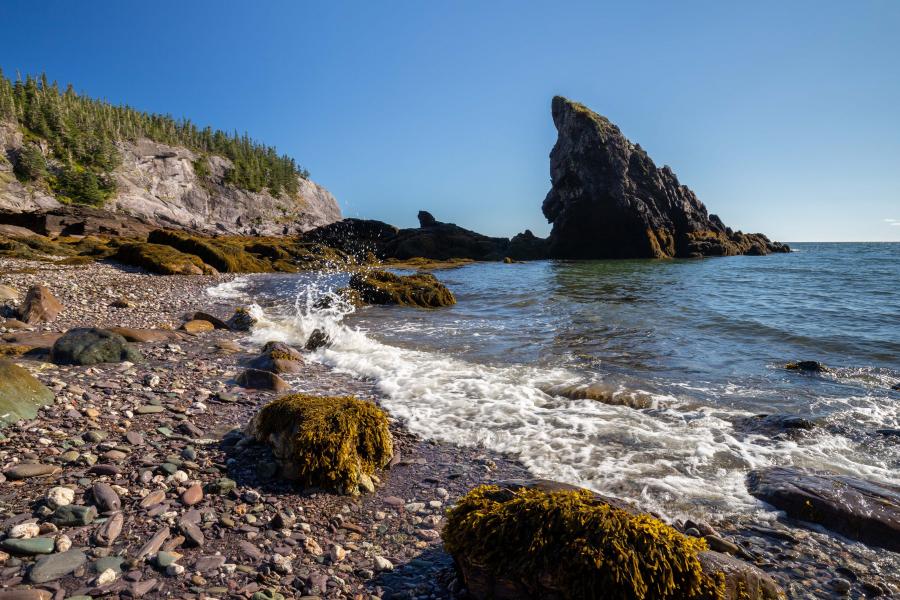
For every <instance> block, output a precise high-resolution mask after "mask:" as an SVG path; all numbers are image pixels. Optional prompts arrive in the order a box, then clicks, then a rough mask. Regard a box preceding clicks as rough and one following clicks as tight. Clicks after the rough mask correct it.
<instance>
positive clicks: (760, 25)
mask: <svg viewBox="0 0 900 600" xmlns="http://www.w3.org/2000/svg"><path fill="white" fill-rule="evenodd" d="M898 31H900V2H897V1H896V0H880V1H879V0H854V1H853V2H846V1H844V0H841V1H824V0H815V1H812V0H808V1H807V0H796V1H791V2H784V1H783V0H779V1H768V0H762V1H757V2H752V3H750V2H741V3H738V2H722V1H721V0H715V1H713V0H710V1H694V0H686V1H684V2H671V1H668V0H667V1H658V2H650V1H638V0H635V1H629V2H615V3H613V2H609V3H607V2H599V1H594V2H563V1H562V0H555V1H548V2H528V1H492V2H484V1H483V0H482V1H471V2H469V1H462V0H460V1H440V0H427V1H418V2H406V1H402V0H396V1H390V2H372V1H371V0H369V1H365V2H349V1H347V2H343V1H337V0H332V1H328V2H325V1H323V2H315V3H314V2H298V1H284V2H276V1H259V2H234V1H229V0H216V1H199V0H192V1H191V2H185V1H184V0H180V1H178V2H169V1H165V0H158V1H156V2H152V3H149V4H148V3H146V2H137V1H132V0H116V1H95V2H68V1H65V2H63V1H47V0H45V1H42V2H31V1H27V0H6V1H4V2H2V3H0V67H2V68H3V70H4V72H5V73H6V74H7V75H12V74H14V73H15V71H16V70H19V71H20V72H21V73H23V74H25V73H33V74H34V73H40V72H42V71H43V72H46V73H47V76H48V77H49V78H50V79H51V80H57V81H59V82H60V83H61V84H64V83H72V84H73V85H74V86H75V89H76V90H78V91H81V92H85V93H87V94H89V95H92V96H97V97H102V98H105V99H107V100H109V101H111V102H114V103H127V104H129V105H131V106H134V107H136V108H139V109H142V110H147V111H152V112H160V113H168V114H171V115H173V116H176V117H181V116H184V117H188V118H190V119H191V120H192V121H194V122H195V123H198V124H200V125H211V126H213V127H217V128H221V129H225V130H228V131H231V130H238V131H240V132H244V131H246V132H248V133H250V135H251V136H252V137H254V138H255V139H257V140H259V141H262V142H264V143H267V144H270V145H274V146H276V147H277V148H278V150H279V151H280V152H284V153H286V154H289V155H291V156H293V157H295V158H296V159H297V161H298V162H299V163H300V164H301V165H303V166H305V167H306V168H308V169H309V170H310V172H311V174H312V179H314V180H315V181H317V182H319V183H321V184H322V185H324V186H325V187H327V188H328V189H329V190H330V191H331V192H332V193H333V194H334V195H335V196H336V197H337V199H338V202H339V203H340V205H341V208H342V210H343V212H344V215H345V216H351V217H361V218H374V219H380V220H384V221H388V222H390V223H393V224H395V225H399V226H415V225H416V223H417V221H416V213H417V212H418V211H419V210H422V209H424V210H429V211H430V212H432V213H433V214H434V216H435V217H436V218H437V219H438V220H441V221H448V222H455V223H458V224H459V225H462V226H465V227H468V228H471V229H475V230H477V231H480V232H482V233H487V234H491V235H503V236H511V235H513V234H515V233H517V232H520V231H522V230H524V229H526V228H530V229H531V230H532V231H534V232H535V233H536V234H538V235H546V234H547V233H548V232H549V230H550V226H549V225H548V224H547V222H546V220H545V219H544V217H543V215H542V214H541V210H540V207H541V202H542V201H543V199H544V196H545V195H546V193H547V191H548V190H549V188H550V173H549V158H548V155H549V153H550V150H551V148H552V147H553V144H554V142H555V141H556V131H555V129H554V127H553V123H552V120H551V118H550V101H551V99H552V97H553V96H554V95H557V94H559V95H563V96H567V97H569V98H572V99H574V100H577V101H579V102H582V103H584V104H586V105H587V106H589V107H590V108H592V109H593V110H595V111H597V112H599V113H601V114H603V115H604V116H606V117H607V118H609V119H610V120H612V121H613V122H614V123H616V124H617V125H619V127H620V128H621V129H622V131H623V132H624V133H625V135H626V136H628V137H629V138H630V139H631V140H632V141H634V142H638V143H640V144H641V146H642V147H644V148H645V149H646V150H647V151H648V152H649V154H650V156H651V157H652V158H653V159H654V160H655V161H656V163H657V164H659V165H662V164H668V165H670V166H671V167H672V168H673V169H674V171H675V172H676V173H677V175H678V177H679V180H680V181H681V182H682V183H684V184H686V185H688V186H689V187H691V188H692V189H693V190H694V191H695V192H696V193H697V195H698V196H699V197H700V199H701V200H702V201H703V202H704V203H705V204H706V206H707V208H708V209H709V210H710V212H714V213H717V214H718V215H720V216H721V217H722V219H723V220H724V221H725V223H726V224H727V225H730V226H732V227H733V228H735V229H741V230H743V231H761V232H764V233H766V234H768V235H769V236H770V237H772V238H773V239H778V240H783V241H864V240H879V241H883V240H888V241H900V67H898V64H900V35H897V32H898Z"/></svg>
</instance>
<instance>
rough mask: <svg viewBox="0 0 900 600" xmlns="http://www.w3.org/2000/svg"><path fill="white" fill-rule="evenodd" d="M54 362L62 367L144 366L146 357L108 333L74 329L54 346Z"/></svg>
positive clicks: (122, 340)
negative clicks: (114, 364) (138, 363)
mask: <svg viewBox="0 0 900 600" xmlns="http://www.w3.org/2000/svg"><path fill="white" fill-rule="evenodd" d="M50 360H51V361H53V362H54V363H56V364H58V365H95V364H97V363H117V362H122V361H129V362H142V361H143V356H141V353H140V352H139V351H138V350H137V349H136V348H134V347H133V346H132V345H131V344H129V343H128V342H127V341H125V338H124V337H122V336H121V335H119V334H118V333H114V332H112V331H109V330H106V329H96V328H93V327H90V328H87V327H86V328H78V329H70V330H69V331H67V332H66V333H65V334H63V336H62V337H61V338H59V339H58V340H56V343H55V344H53V349H52V350H51V351H50Z"/></svg>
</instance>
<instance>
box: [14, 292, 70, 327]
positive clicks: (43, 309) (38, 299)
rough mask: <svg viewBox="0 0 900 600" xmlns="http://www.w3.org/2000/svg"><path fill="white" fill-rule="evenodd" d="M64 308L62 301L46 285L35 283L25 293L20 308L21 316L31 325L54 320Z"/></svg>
mask: <svg viewBox="0 0 900 600" xmlns="http://www.w3.org/2000/svg"><path fill="white" fill-rule="evenodd" d="M62 310H63V305H62V303H60V301H59V300H57V299H56V296H54V295H53V294H52V293H51V292H50V290H49V289H48V288H47V287H46V286H43V285H35V286H32V287H31V288H30V289H29V290H28V293H27V294H25V300H24V301H23V302H22V306H21V307H20V308H19V318H20V319H21V320H22V321H24V322H25V323H28V324H29V325H34V324H35V323H43V322H47V321H52V320H53V319H55V318H56V317H57V316H58V315H59V313H61V312H62Z"/></svg>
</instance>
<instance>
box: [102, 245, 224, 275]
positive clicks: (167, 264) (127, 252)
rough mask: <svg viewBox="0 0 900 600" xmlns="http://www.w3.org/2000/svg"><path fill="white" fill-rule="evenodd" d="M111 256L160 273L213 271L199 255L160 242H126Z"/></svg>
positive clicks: (183, 273) (192, 273) (200, 273)
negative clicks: (186, 252)
mask: <svg viewBox="0 0 900 600" xmlns="http://www.w3.org/2000/svg"><path fill="white" fill-rule="evenodd" d="M111 258H112V259H113V260H115V261H118V262H120V263H123V264H126V265H132V266H135V267H141V268H144V269H147V270H148V271H150V272H152V273H159V274H160V275H203V274H204V273H212V272H213V269H211V268H210V267H209V265H206V264H204V263H203V261H202V260H200V258H199V257H197V256H193V255H191V254H185V253H184V252H180V251H178V250H176V249H175V248H172V247H171V246H165V245H162V244H149V243H145V242H127V243H125V244H122V245H121V246H119V248H118V249H117V250H116V252H115V254H113V255H112V257H111Z"/></svg>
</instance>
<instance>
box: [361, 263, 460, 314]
mask: <svg viewBox="0 0 900 600" xmlns="http://www.w3.org/2000/svg"><path fill="white" fill-rule="evenodd" d="M350 289H352V290H355V291H356V292H357V293H358V294H359V298H360V300H361V301H362V302H365V303H366V304H400V305H403V306H419V307H422V308H438V307H441V306H450V305H452V304H456V298H455V297H454V296H453V293H452V292H451V291H450V290H448V289H447V287H446V286H445V285H444V284H442V283H441V282H440V281H438V280H437V278H436V277H435V276H434V275H431V274H430V273H416V274H415V275H395V274H393V273H389V272H388V271H378V270H372V271H365V272H363V273H356V274H354V275H353V276H352V277H350Z"/></svg>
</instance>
